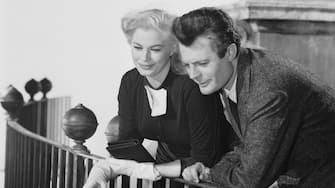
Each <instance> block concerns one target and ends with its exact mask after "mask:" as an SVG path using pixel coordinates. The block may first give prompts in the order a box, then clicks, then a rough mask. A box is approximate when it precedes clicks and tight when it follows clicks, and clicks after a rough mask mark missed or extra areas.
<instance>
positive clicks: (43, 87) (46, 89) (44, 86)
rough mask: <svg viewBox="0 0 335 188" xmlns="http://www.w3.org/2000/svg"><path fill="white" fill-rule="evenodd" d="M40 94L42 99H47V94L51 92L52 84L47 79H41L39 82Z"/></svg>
mask: <svg viewBox="0 0 335 188" xmlns="http://www.w3.org/2000/svg"><path fill="white" fill-rule="evenodd" d="M40 87H41V92H42V93H43V99H46V98H47V93H48V92H49V91H50V90H51V88H52V84H51V82H50V80H48V79H47V78H43V79H42V80H41V81H40Z"/></svg>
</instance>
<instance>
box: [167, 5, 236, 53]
mask: <svg viewBox="0 0 335 188" xmlns="http://www.w3.org/2000/svg"><path fill="white" fill-rule="evenodd" d="M172 32H173V34H174V35H175V36H176V38H177V39H178V40H179V42H180V43H181V44H183V45H184V46H190V45H192V43H193V42H194V40H195V39H196V38H197V37H199V36H208V37H209V38H211V39H213V42H214V45H215V47H216V50H217V54H218V56H219V57H220V58H223V57H224V56H225V54H226V50H227V47H228V46H229V45H230V44H232V43H235V44H236V47H237V54H238V53H239V48H240V38H241V36H240V35H239V34H238V32H237V30H236V29H235V28H234V23H233V20H232V18H231V17H230V16H228V14H227V13H225V12H224V11H222V10H220V9H218V8H214V7H204V8H200V9H196V10H193V11H191V12H189V13H186V14H184V15H182V16H181V17H178V18H176V19H175V20H174V22H173V26H172Z"/></svg>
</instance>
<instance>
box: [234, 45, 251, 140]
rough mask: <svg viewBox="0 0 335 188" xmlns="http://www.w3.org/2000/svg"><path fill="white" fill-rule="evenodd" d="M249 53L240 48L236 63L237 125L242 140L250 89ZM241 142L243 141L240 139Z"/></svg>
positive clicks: (245, 126)
mask: <svg viewBox="0 0 335 188" xmlns="http://www.w3.org/2000/svg"><path fill="white" fill-rule="evenodd" d="M251 58H252V57H251V55H250V52H249V51H248V49H245V48H241V50H240V55H239V58H238V63H237V83H236V92H237V111H238V117H239V125H240V130H241V133H240V134H241V135H242V138H243V137H244V136H245V131H246V129H247V100H248V96H249V95H248V94H249V87H250V78H251V75H250V74H251V70H250V65H251V62H252V59H251ZM242 140H243V139H242Z"/></svg>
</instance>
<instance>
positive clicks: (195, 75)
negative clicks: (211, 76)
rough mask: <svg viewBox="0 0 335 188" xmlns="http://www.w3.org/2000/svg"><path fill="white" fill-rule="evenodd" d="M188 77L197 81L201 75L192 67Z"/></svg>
mask: <svg viewBox="0 0 335 188" xmlns="http://www.w3.org/2000/svg"><path fill="white" fill-rule="evenodd" d="M188 75H189V77H190V78H191V79H196V78H198V77H199V75H200V74H199V71H198V69H197V68H195V67H193V66H191V67H190V68H189V70H188Z"/></svg>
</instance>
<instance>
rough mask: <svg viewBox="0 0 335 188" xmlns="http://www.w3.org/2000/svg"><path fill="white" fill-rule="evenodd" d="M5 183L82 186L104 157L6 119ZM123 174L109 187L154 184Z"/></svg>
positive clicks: (8, 186) (204, 187) (9, 186)
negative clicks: (57, 140) (81, 150)
mask: <svg viewBox="0 0 335 188" xmlns="http://www.w3.org/2000/svg"><path fill="white" fill-rule="evenodd" d="M6 147H7V152H6V167H5V168H6V172H5V187H6V188H16V187H43V188H44V187H45V188H46V187H51V188H56V187H59V188H63V187H65V188H70V187H82V186H83V184H84V182H85V180H86V179H87V177H88V174H89V171H90V169H91V168H92V166H93V164H94V162H96V161H97V160H99V159H102V158H103V157H100V156H97V155H93V154H83V153H78V152H77V151H75V150H73V149H72V148H70V147H69V146H67V145H63V144H60V143H58V142H55V141H52V140H50V139H47V138H45V137H43V136H40V135H38V134H36V133H32V132H31V131H29V130H27V129H25V128H23V127H22V126H21V125H20V124H18V123H17V122H15V121H8V122H7V139H6ZM129 179H130V178H129V177H126V176H122V177H118V178H117V179H116V180H113V181H111V182H110V185H108V186H109V187H137V188H139V187H152V186H153V184H154V183H153V182H150V181H146V180H140V179H130V181H129ZM164 180H165V182H164V185H165V186H164V187H166V188H168V187H170V182H171V181H177V182H180V183H183V184H184V185H185V186H184V187H188V186H189V185H191V186H194V187H202V188H214V187H213V186H211V185H207V184H197V183H191V182H187V181H185V180H182V179H180V178H176V179H168V178H165V179H164Z"/></svg>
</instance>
